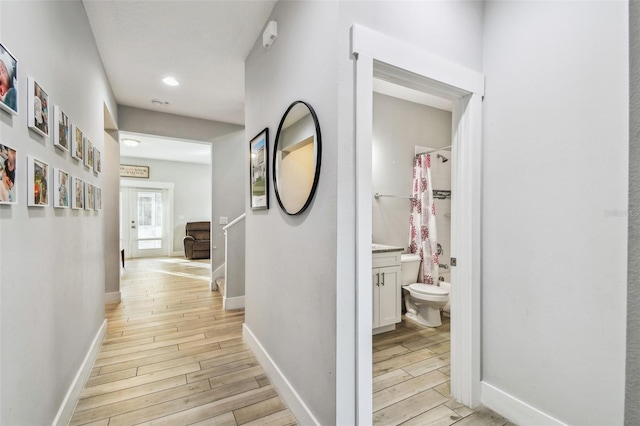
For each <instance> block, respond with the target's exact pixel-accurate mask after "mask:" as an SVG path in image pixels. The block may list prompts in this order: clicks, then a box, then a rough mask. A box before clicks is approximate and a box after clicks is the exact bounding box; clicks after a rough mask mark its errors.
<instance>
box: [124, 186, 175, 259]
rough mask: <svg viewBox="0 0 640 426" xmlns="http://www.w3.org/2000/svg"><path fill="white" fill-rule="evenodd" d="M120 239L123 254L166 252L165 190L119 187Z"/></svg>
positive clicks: (166, 212)
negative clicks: (120, 210) (127, 249)
mask: <svg viewBox="0 0 640 426" xmlns="http://www.w3.org/2000/svg"><path fill="white" fill-rule="evenodd" d="M121 195H122V199H121V200H122V203H121V206H122V214H121V217H122V231H123V232H122V233H123V235H122V239H123V246H124V247H125V249H126V248H127V247H128V248H129V253H130V255H128V256H127V257H154V256H168V255H169V247H168V227H167V224H168V221H167V218H168V212H169V209H168V206H167V203H168V196H167V190H164V189H149V188H122V190H121Z"/></svg>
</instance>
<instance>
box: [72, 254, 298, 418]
mask: <svg viewBox="0 0 640 426" xmlns="http://www.w3.org/2000/svg"><path fill="white" fill-rule="evenodd" d="M209 277H210V264H209V261H208V260H207V261H188V260H185V259H180V258H161V259H141V260H131V261H127V263H126V269H125V270H124V272H123V275H122V278H121V286H120V287H121V292H122V302H121V303H119V304H117V305H108V306H107V309H106V317H107V319H108V329H107V335H106V338H105V340H104V342H103V344H102V347H101V350H100V353H99V354H98V357H97V360H96V363H95V366H94V368H93V370H92V372H91V377H90V378H89V380H88V382H87V384H86V386H85V388H84V390H83V391H82V394H81V396H80V400H79V402H78V405H77V406H76V409H75V411H74V414H73V417H72V419H71V422H70V424H71V425H83V424H92V425H135V424H154V425H155V424H166V425H191V424H198V425H224V426H227V425H228V426H235V425H249V426H255V425H273V426H276V425H295V424H296V421H295V419H294V417H293V416H292V414H291V413H290V412H289V410H288V409H287V408H286V406H285V405H284V404H283V402H282V400H281V399H280V397H279V396H278V394H277V393H276V391H275V389H274V388H273V386H272V385H271V384H270V383H269V380H268V379H267V377H266V376H265V375H264V372H263V371H262V369H261V368H260V366H259V365H258V363H257V361H256V359H255V358H254V357H253V355H252V354H251V352H250V351H249V349H248V348H247V347H246V346H245V345H244V344H243V341H242V323H243V321H244V310H236V311H224V310H223V309H222V297H221V296H220V293H218V292H217V291H215V292H212V291H210V290H209Z"/></svg>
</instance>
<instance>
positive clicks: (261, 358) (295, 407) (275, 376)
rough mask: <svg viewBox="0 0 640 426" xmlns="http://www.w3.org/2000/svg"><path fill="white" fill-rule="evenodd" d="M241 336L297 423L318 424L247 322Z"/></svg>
mask: <svg viewBox="0 0 640 426" xmlns="http://www.w3.org/2000/svg"><path fill="white" fill-rule="evenodd" d="M242 337H243V338H244V341H245V343H246V344H247V346H249V348H250V349H251V351H252V352H253V355H254V356H255V357H256V359H257V360H258V363H260V366H261V367H262V369H263V370H264V372H265V374H266V375H267V377H269V380H270V381H271V383H272V384H273V386H274V387H275V388H276V390H277V391H278V393H279V394H280V397H281V398H282V399H283V400H284V403H285V404H286V405H287V407H289V410H291V413H292V414H293V416H294V417H295V418H296V420H297V421H298V424H301V425H319V424H320V422H318V420H317V419H316V418H315V417H314V415H313V414H312V413H311V411H310V410H309V407H307V405H306V404H305V403H304V401H303V400H302V398H300V395H298V393H297V392H296V390H295V389H294V388H293V386H291V383H289V381H288V380H287V378H286V377H285V376H284V374H282V371H280V369H279V368H278V366H277V365H276V364H275V363H274V362H273V360H272V359H271V357H270V356H269V354H268V353H267V351H265V349H264V347H262V345H261V344H260V342H259V341H258V339H256V336H255V335H254V334H253V333H252V332H251V330H250V329H249V327H247V324H243V326H242Z"/></svg>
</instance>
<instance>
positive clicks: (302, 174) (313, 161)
mask: <svg viewBox="0 0 640 426" xmlns="http://www.w3.org/2000/svg"><path fill="white" fill-rule="evenodd" d="M321 139H322V138H321V137H320V124H319V123H318V117H317V116H316V113H315V111H314V110H313V108H311V106H310V105H309V104H307V103H306V102H303V101H296V102H294V103H292V104H291V105H290V106H289V108H288V109H287V111H286V112H285V113H284V115H283V116H282V120H280V125H279V126H278V133H276V142H275V147H274V155H273V186H274V189H275V192H276V198H277V199H278V204H280V207H281V208H282V210H284V211H285V213H287V214H289V215H297V214H300V213H302V212H303V211H304V210H305V209H306V208H307V207H309V204H311V200H312V199H313V195H314V193H315V192H316V187H317V186H318V178H319V177H320V159H321V156H322V155H321V154H322V142H321Z"/></svg>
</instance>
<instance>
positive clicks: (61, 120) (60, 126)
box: [53, 105, 71, 151]
mask: <svg viewBox="0 0 640 426" xmlns="http://www.w3.org/2000/svg"><path fill="white" fill-rule="evenodd" d="M54 116H55V121H54V123H53V146H55V147H56V148H60V149H61V150H63V151H69V143H70V141H71V123H70V122H69V117H67V114H65V113H64V112H63V111H62V108H60V107H59V106H58V105H56V106H55V107H54Z"/></svg>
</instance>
